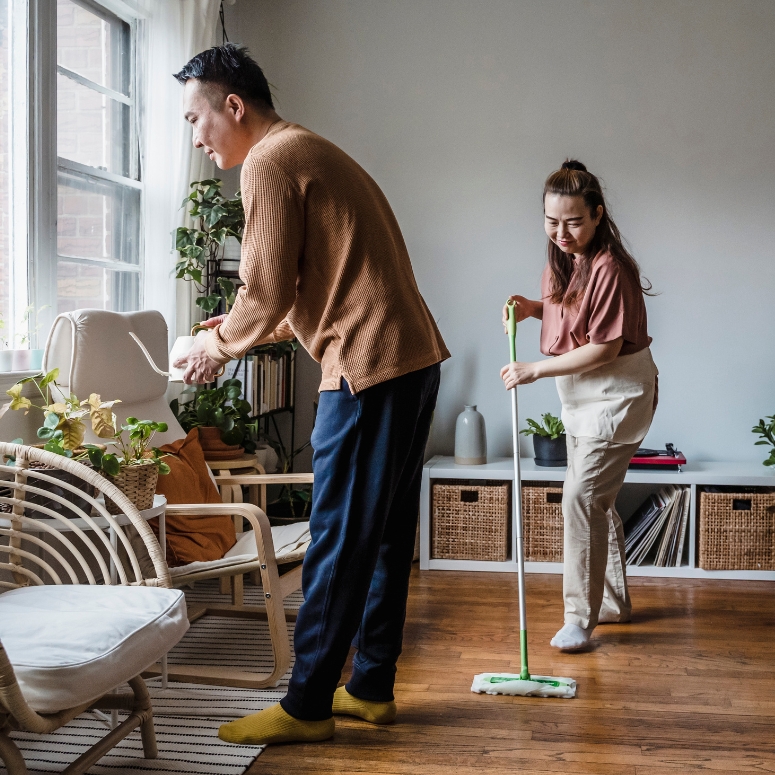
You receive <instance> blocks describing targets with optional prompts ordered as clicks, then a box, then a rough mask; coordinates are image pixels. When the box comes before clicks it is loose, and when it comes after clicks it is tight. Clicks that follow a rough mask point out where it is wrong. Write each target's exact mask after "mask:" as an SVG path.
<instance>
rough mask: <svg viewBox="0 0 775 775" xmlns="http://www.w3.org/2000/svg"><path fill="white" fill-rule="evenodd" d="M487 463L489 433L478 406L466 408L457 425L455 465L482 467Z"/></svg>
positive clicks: (458, 417)
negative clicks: (477, 409)
mask: <svg viewBox="0 0 775 775" xmlns="http://www.w3.org/2000/svg"><path fill="white" fill-rule="evenodd" d="M486 462H487V431H486V430H485V427H484V417H482V415H481V414H480V413H479V412H477V411H476V406H466V408H465V409H464V410H463V411H462V412H461V413H460V414H459V415H458V416H457V422H456V423H455V463H457V465H460V466H482V465H484V464H485V463H486Z"/></svg>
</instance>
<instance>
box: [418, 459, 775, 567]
mask: <svg viewBox="0 0 775 775" xmlns="http://www.w3.org/2000/svg"><path fill="white" fill-rule="evenodd" d="M513 466H514V462H513V460H512V458H510V457H509V458H495V459H493V460H492V462H489V463H487V464H485V465H483V466H461V465H456V464H455V462H454V459H453V458H451V457H443V456H440V455H437V456H435V457H433V458H431V459H430V460H429V461H428V462H427V463H426V464H425V466H424V467H423V477H422V492H421V498H420V569H421V570H458V571H489V572H493V571H495V572H505V573H516V571H517V563H516V560H515V559H514V558H516V556H517V550H516V529H514V528H513V526H512V528H513V529H512V531H511V534H512V546H511V558H512V559H510V560H507V561H506V562H484V561H478V560H437V559H432V558H431V556H430V535H431V484H432V483H433V482H434V481H437V480H440V479H493V480H504V481H511V482H513V481H514V469H513ZM520 466H521V475H522V481H523V482H562V481H563V480H564V479H565V468H542V467H541V466H537V465H536V464H535V461H534V460H533V459H532V458H522V459H521V461H520ZM667 484H674V485H682V486H686V487H689V493H690V496H689V497H690V503H689V535H688V542H689V552H688V563H687V564H684V565H681V566H680V567H677V568H657V567H654V566H652V565H628V566H627V575H628V576H652V577H674V578H694V579H702V578H716V579H748V580H758V581H775V571H768V570H717V571H707V570H703V569H701V568H699V567H698V557H697V554H698V552H697V533H698V525H697V523H698V518H699V495H698V488H699V489H701V488H702V487H703V486H705V487H710V486H724V485H727V486H738V487H775V471H772V470H769V469H767V468H765V467H764V466H762V465H761V464H757V463H723V462H697V463H689V464H687V465H686V466H684V467H683V471H628V472H627V476H626V478H625V480H624V486H623V487H622V492H621V494H620V498H621V499H624V500H625V501H626V500H630V501H635V500H638V501H639V500H643V499H645V498H646V497H647V496H648V494H649V493H652V492H656V491H657V490H659V489H660V488H661V487H663V486H664V485H667ZM617 508H619V500H617ZM620 512H621V513H622V516H623V517H624V516H625V514H624V512H622V510H621V509H620ZM515 513H516V512H515V511H514V509H512V520H513V519H515ZM525 570H526V572H527V573H562V563H560V562H526V563H525Z"/></svg>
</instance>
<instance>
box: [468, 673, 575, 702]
mask: <svg viewBox="0 0 775 775" xmlns="http://www.w3.org/2000/svg"><path fill="white" fill-rule="evenodd" d="M471 691H472V692H477V693H478V694H482V693H484V694H511V695H519V696H521V697H562V698H564V699H566V700H567V699H570V698H571V697H575V696H576V682H575V681H574V680H573V679H572V678H555V677H553V676H549V675H531V676H530V680H529V681H523V680H522V679H521V678H520V677H519V673H516V674H515V673H480V674H479V675H475V676H474V682H473V684H471Z"/></svg>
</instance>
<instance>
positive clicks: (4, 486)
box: [0, 443, 188, 775]
mask: <svg viewBox="0 0 775 775" xmlns="http://www.w3.org/2000/svg"><path fill="white" fill-rule="evenodd" d="M104 496H108V497H109V498H110V499H111V500H113V501H114V502H115V503H116V504H118V505H119V507H120V508H121V511H122V514H120V515H118V516H115V517H114V516H111V515H110V514H109V513H108V511H107V509H106V508H105V505H104ZM0 512H2V513H0V520H2V521H0V587H2V588H4V589H5V590H6V591H4V592H3V593H2V594H0V759H2V760H3V761H4V762H5V765H6V767H7V769H8V772H9V774H10V775H23V773H26V767H25V765H24V760H23V757H22V755H21V753H20V752H19V749H18V748H17V746H16V744H15V743H14V742H13V740H12V739H11V737H10V736H9V732H12V731H13V730H25V731H28V732H33V733H38V734H47V733H51V732H53V731H55V730H56V729H58V728H59V727H61V726H63V725H65V724H67V723H68V721H70V720H72V719H73V718H75V717H76V716H78V715H80V714H81V713H83V712H84V711H86V710H88V709H100V710H105V709H111V710H123V711H126V712H128V714H129V715H128V717H127V718H126V719H125V720H124V721H122V722H121V723H120V724H118V725H117V726H116V727H115V728H114V729H112V730H111V731H110V732H108V733H107V734H106V735H105V737H104V738H102V739H101V740H100V741H99V742H98V743H96V744H95V745H94V746H92V747H91V748H89V750H88V751H86V752H85V753H84V754H83V755H81V756H79V757H78V758H77V759H76V760H75V761H74V762H73V763H72V764H70V765H69V766H68V767H67V768H66V769H65V770H64V772H65V773H68V774H71V773H81V772H85V771H86V770H87V769H88V768H89V767H90V766H91V765H92V764H94V763H95V762H96V761H97V760H98V759H100V758H101V757H102V756H103V755H104V754H105V753H107V752H108V751H109V750H110V749H111V748H113V747H114V746H115V745H116V744H117V743H118V742H120V741H121V740H122V739H123V738H124V737H126V736H127V735H128V734H129V733H130V732H131V731H132V730H133V729H136V728H137V727H140V731H141V737H142V743H143V752H144V754H145V757H146V758H155V757H156V755H157V749H156V741H155V736H154V729H153V711H152V707H151V701H150V698H149V695H148V691H147V689H146V686H145V683H144V682H143V679H142V677H141V673H142V672H143V670H145V669H146V668H147V667H148V666H149V665H151V664H153V663H155V662H156V661H158V660H159V659H160V658H161V657H162V656H163V654H165V653H166V652H167V651H168V650H169V649H170V648H172V646H174V645H175V643H177V642H178V641H179V640H180V638H181V637H182V636H183V634H184V633H185V632H186V630H187V629H188V620H187V618H186V609H185V600H184V598H183V595H182V593H181V592H179V591H178V590H175V589H172V581H171V578H170V573H169V569H168V568H167V564H166V562H165V561H164V558H163V557H162V554H161V549H160V547H159V543H158V542H157V540H156V537H155V536H154V534H153V532H152V530H151V529H150V527H149V526H148V524H147V523H146V522H145V521H144V520H143V518H142V516H141V515H140V513H139V512H138V510H137V509H136V508H135V507H134V506H133V505H132V503H130V501H129V500H128V499H127V498H126V496H125V495H124V494H123V493H122V492H121V491H120V490H119V489H118V488H117V487H115V485H113V484H112V483H110V482H109V481H108V480H107V479H105V478H103V477H102V476H100V475H99V474H98V473H97V472H96V471H94V470H92V469H91V468H89V467H87V466H86V465H83V464H82V463H79V462H76V461H73V460H69V459H67V458H64V457H62V456H59V455H55V454H53V453H50V452H45V451H43V450H40V449H37V448H33V447H26V446H21V445H16V444H6V443H0ZM143 557H144V558H145V559H143ZM42 617H45V619H44V620H45V622H46V627H45V630H41V627H40V621H41V619H42ZM125 683H128V684H129V687H130V688H131V690H132V691H131V693H129V692H122V693H111V692H113V691H114V690H115V688H116V687H119V686H122V685H123V684H125Z"/></svg>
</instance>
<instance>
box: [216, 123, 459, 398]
mask: <svg viewBox="0 0 775 775" xmlns="http://www.w3.org/2000/svg"><path fill="white" fill-rule="evenodd" d="M241 183H242V197H243V202H244V205H245V233H244V237H243V240H242V260H241V262H240V270H239V274H240V277H241V278H242V281H243V282H244V283H245V284H244V285H243V286H242V287H241V288H240V289H239V292H238V293H237V299H236V301H235V302H234V306H233V307H232V309H231V311H230V312H229V316H228V318H227V319H226V320H225V321H224V322H223V323H221V324H220V325H219V326H217V327H216V328H214V329H213V331H212V333H211V335H210V336H208V337H207V338H206V340H205V341H206V348H207V352H208V354H209V355H210V357H211V358H213V359H214V360H216V361H218V362H219V363H224V362H226V361H229V360H231V359H233V358H240V357H242V355H243V354H244V353H245V352H246V351H247V350H248V349H250V348H251V347H253V346H255V345H257V344H263V343H266V342H275V341H282V340H284V339H291V338H293V336H294V335H295V336H296V337H298V339H299V341H300V342H301V343H302V345H304V347H305V348H306V349H307V350H308V351H309V353H310V354H311V355H312V357H313V358H314V359H315V360H316V361H319V362H320V363H321V365H322V369H323V381H322V382H321V384H320V389H321V390H338V389H339V388H340V386H341V378H342V377H344V378H345V379H346V380H347V383H348V384H349V386H350V389H351V390H352V391H353V392H354V393H358V392H360V391H361V390H365V389H366V388H368V387H371V386H372V385H376V384H378V383H380V382H385V381H386V380H389V379H393V378H394V377H400V376H401V375H403V374H408V373H409V372H411V371H416V370H418V369H422V368H425V367H426V366H430V365H432V364H434V363H438V362H439V361H443V360H444V359H445V358H448V357H449V352H448V351H447V348H446V347H445V345H444V341H443V339H442V338H441V334H440V333H439V331H438V329H437V328H436V324H435V323H434V321H433V318H432V317H431V313H430V311H429V310H428V308H427V306H426V305H425V301H424V300H423V298H422V296H421V295H420V291H419V290H418V288H417V283H416V282H415V279H414V274H413V272H412V265H411V262H410V260H409V254H408V253H407V250H406V245H405V244H404V240H403V237H402V236H401V231H400V229H399V227H398V223H397V221H396V219H395V216H394V215H393V211H392V210H391V209H390V205H389V204H388V202H387V199H386V198H385V196H384V194H383V193H382V191H381V190H380V189H379V187H378V186H377V184H376V183H375V182H374V181H373V180H372V179H371V178H370V177H369V175H367V174H366V172H365V171H364V170H363V169H361V167H360V166H358V164H356V163H355V162H354V161H353V160H352V159H351V158H350V157H349V156H347V154H345V153H344V152H343V151H341V150H340V149H339V148H337V147H336V146H335V145H333V144H332V143H330V142H328V141H327V140H324V139H323V138H322V137H318V136H317V135H316V134H313V133H312V132H310V131H308V130H307V129H304V128H303V127H301V126H298V125H297V124H289V123H288V122H287V121H279V122H277V123H276V124H273V125H272V127H271V128H270V129H269V132H268V133H267V134H266V136H265V137H264V138H263V139H262V140H261V141H260V142H258V143H257V144H256V145H255V146H253V148H252V149H251V150H250V153H249V154H248V156H247V158H246V159H245V163H244V165H243V167H242V179H241Z"/></svg>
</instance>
